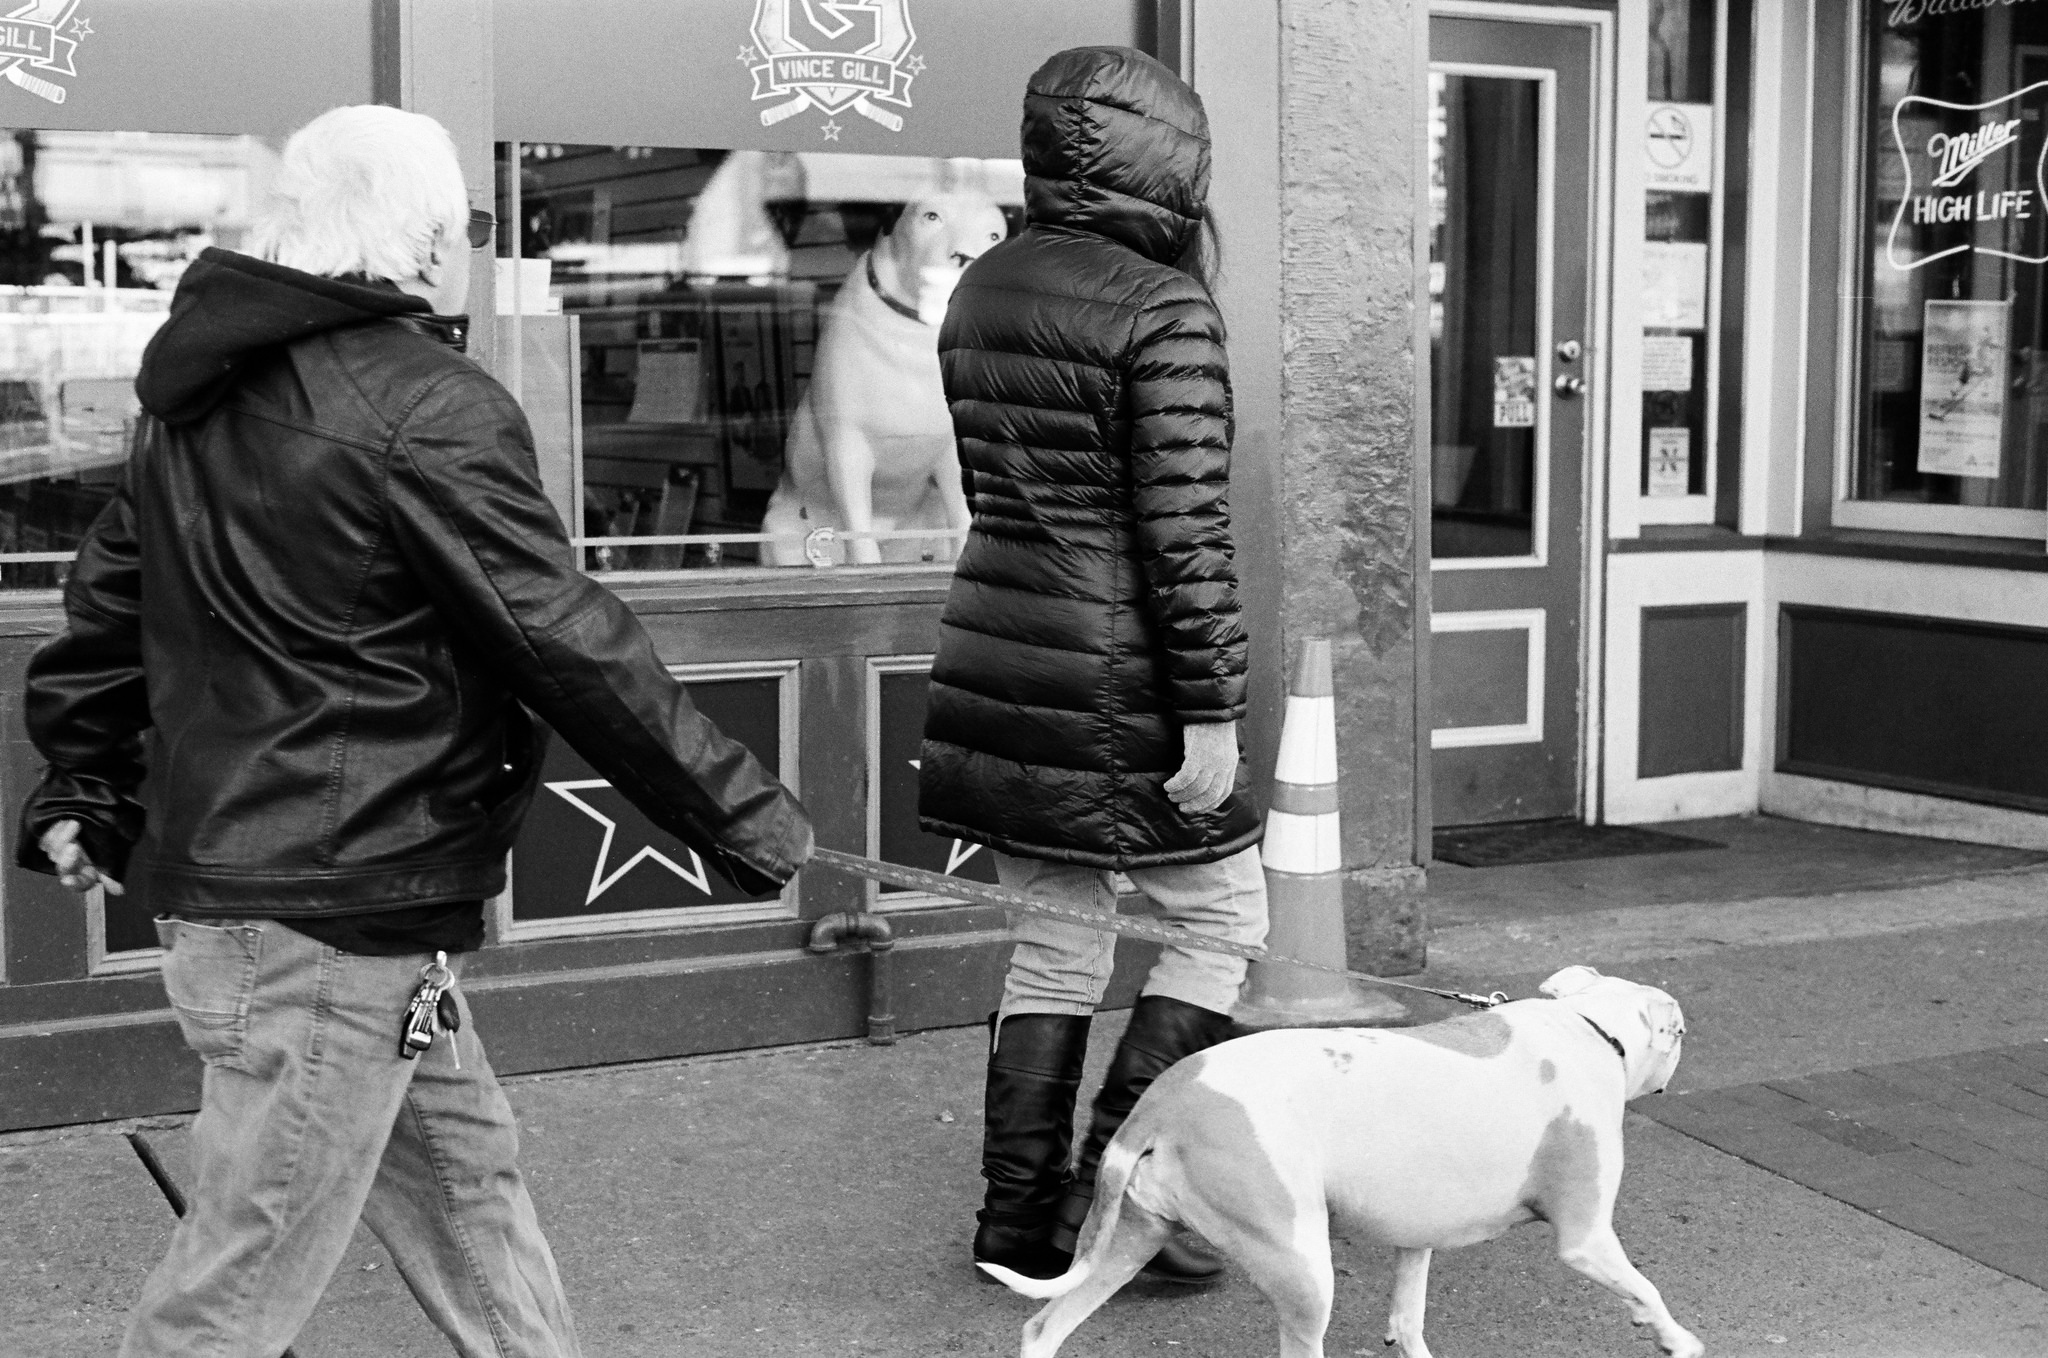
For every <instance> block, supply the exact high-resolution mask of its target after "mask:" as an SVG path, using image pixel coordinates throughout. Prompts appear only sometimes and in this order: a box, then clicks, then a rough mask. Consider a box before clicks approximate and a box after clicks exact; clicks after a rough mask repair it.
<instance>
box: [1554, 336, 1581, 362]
mask: <svg viewBox="0 0 2048 1358" xmlns="http://www.w3.org/2000/svg"><path fill="white" fill-rule="evenodd" d="M1585 352H1586V351H1585V349H1584V348H1583V347H1582V346H1581V345H1580V344H1579V342H1578V341H1577V340H1560V341H1559V342H1558V346H1557V356H1558V358H1559V359H1560V360H1561V361H1563V362H1565V363H1577V362H1578V361H1579V355H1581V354H1583V353H1585Z"/></svg>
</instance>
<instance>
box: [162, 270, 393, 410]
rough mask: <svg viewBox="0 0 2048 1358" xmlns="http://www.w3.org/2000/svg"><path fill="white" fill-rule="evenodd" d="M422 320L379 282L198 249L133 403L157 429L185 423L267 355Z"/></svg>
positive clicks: (387, 286)
mask: <svg viewBox="0 0 2048 1358" xmlns="http://www.w3.org/2000/svg"><path fill="white" fill-rule="evenodd" d="M427 314H428V304H427V300H426V298H424V297H415V296H413V295H412V294H410V293H405V292H400V291H399V290H398V289H397V288H395V287H393V286H392V285H390V284H388V283H371V282H351V281H348V280H346V279H340V278H321V277H318V276H316V275H314V274H309V273H301V272H300V271H299V270H297V269H287V268H285V267H284V266H283V265H281V264H270V263H266V262H265V261H263V260H260V259H254V258H251V257H250V256H248V255H238V254H235V253H233V252H232V251H228V250H219V249H208V250H205V251H203V252H202V253H201V254H200V256H199V258H198V259H197V260H194V261H193V263H192V266H191V267H190V268H188V269H186V270H185V276H184V277H183V278H180V279H179V280H178V291H177V294H176V295H175V296H174V297H172V299H171V314H170V318H169V319H168V320H166V321H165V322H164V323H163V325H162V326H161V327H160V328H159V329H158V330H157V332H156V334H155V335H154V336H152V337H151V339H150V341H149V347H148V348H146V349H144V350H143V352H142V370H141V372H140V373H138V374H137V375H136V378H135V394H136V395H137V396H138V397H140V398H141V400H142V408H143V409H144V410H147V411H148V412H149V413H150V414H152V415H154V416H156V417H157V418H158V419H160V420H162V421H164V422H165V423H166V424H188V423H190V422H191V421H193V420H196V419H199V418H201V417H203V416H204V415H206V414H207V412H209V411H211V410H212V409H213V408H214V406H216V405H218V404H219V403H220V401H221V400H222V398H224V397H225V396H226V395H227V394H228V393H229V392H230V391H232V390H233V389H234V386H235V382H236V379H237V378H238V377H239V375H240V374H241V372H242V370H243V369H244V368H246V367H247V366H248V365H249V364H250V363H251V362H252V361H253V360H256V359H259V358H261V357H262V356H263V355H264V354H266V353H268V352H269V351H270V350H273V349H276V348H279V347H280V346H282V345H286V344H290V343H293V342H294V341H296V340H302V339H306V338H307V337H309V336H312V335H317V334H320V333H321V332H323V331H327V330H335V329H338V328H340V327H342V326H345V325H360V324H362V323H363V322H365V321H374V320H380V319H383V318H385V317H389V316H406V315H414V316H420V317H422V318H425V317H426V316H427Z"/></svg>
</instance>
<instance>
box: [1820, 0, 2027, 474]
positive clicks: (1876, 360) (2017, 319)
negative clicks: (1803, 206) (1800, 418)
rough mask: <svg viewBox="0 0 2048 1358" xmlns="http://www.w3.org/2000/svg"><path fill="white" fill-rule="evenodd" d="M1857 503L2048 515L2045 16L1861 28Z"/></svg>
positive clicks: (1979, 16)
mask: <svg viewBox="0 0 2048 1358" xmlns="http://www.w3.org/2000/svg"><path fill="white" fill-rule="evenodd" d="M1869 30H1870V33H1869V42H1870V47H1869V51H1868V56H1869V64H1868V82H1869V83H1868V86H1867V91H1868V95H1869V101H1870V102H1869V108H1870V113H1871V122H1870V124H1869V127H1868V146H1869V157H1870V159H1869V163H1868V166H1867V174H1866V178H1865V183H1866V189H1865V192H1866V193H1867V194H1868V198H1867V206H1866V216H1865V230H1866V236H1865V242H1864V258H1863V267H1864V268H1865V270H1866V271H1867V272H1866V274H1865V278H1866V280H1867V284H1868V286H1867V287H1866V288H1865V289H1863V290H1862V296H1861V298H1860V299H1859V300H1860V301H1861V303H1862V313H1863V314H1862V327H1863V335H1862V354H1861V360H1862V382H1861V392H1860V405H1861V411H1860V415H1861V418H1860V420H1859V427H1858V430H1857V434H1858V445H1859V446H1858V449H1857V458H1856V475H1855V482H1854V493H1855V495H1856V497H1857V498H1858V499H1864V500H1887V501H1894V502H1904V503H1921V504H1935V505H1957V506H1969V507H1974V508H1984V509H2005V510H2013V509H2024V510H2039V509H2041V508H2042V507H2043V505H2044V503H2048V498H2044V497H2048V275H2044V273H2043V269H2044V267H2048V198H2044V197H2043V185H2042V181H2041V166H2042V164H2043V158H2044V142H2048V123H2044V112H2048V13H2044V12H2036V11H2034V10H2032V9H2024V8H2011V9H2008V8H2001V9H1998V10H1995V11H1990V10H1985V11H1970V12H1953V13H1952V12H1946V11H1944V10H1942V9H1940V8H1939V7H1934V6H1922V7H1919V8H1918V9H1911V10H1910V11H1908V10H1899V11H1896V12H1892V13H1889V14H1880V15H1879V16H1877V17H1875V18H1873V20H1872V21H1871V23H1870V24H1869Z"/></svg>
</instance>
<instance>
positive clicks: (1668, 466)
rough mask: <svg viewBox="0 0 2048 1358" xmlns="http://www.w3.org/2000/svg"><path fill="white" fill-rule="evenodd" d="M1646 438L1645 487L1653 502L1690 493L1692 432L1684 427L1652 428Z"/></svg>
mask: <svg viewBox="0 0 2048 1358" xmlns="http://www.w3.org/2000/svg"><path fill="white" fill-rule="evenodd" d="M1649 435H1650V467H1649V484H1648V485H1646V486H1645V487H1644V488H1643V489H1644V491H1645V493H1647V494H1648V495H1650V496H1651V497H1652V498H1653V499H1661V498H1663V497H1665V496H1670V495H1687V494H1690V493H1691V492H1692V430H1690V429H1688V428H1686V427H1685V426H1684V425H1670V426H1659V427H1654V428H1652V429H1651V430H1650V431H1649Z"/></svg>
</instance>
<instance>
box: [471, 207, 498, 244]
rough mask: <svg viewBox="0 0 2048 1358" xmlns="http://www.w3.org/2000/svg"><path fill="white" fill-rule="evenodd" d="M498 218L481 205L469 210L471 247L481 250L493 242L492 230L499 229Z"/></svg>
mask: <svg viewBox="0 0 2048 1358" xmlns="http://www.w3.org/2000/svg"><path fill="white" fill-rule="evenodd" d="M497 227H498V219H497V218H496V217H493V216H492V215H491V214H490V213H488V212H486V211H484V210H483V209H482V208H480V207H473V208H471V209H470V210H469V248H470V249H472V250H481V249H483V248H484V247H485V246H486V245H489V244H490V243H491V232H493V231H495V230H497Z"/></svg>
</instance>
